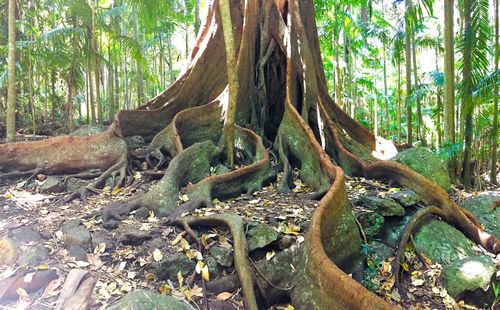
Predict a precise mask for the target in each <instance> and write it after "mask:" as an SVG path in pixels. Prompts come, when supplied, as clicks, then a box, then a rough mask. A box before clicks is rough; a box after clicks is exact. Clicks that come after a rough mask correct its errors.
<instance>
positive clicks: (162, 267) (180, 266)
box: [150, 253, 196, 281]
mask: <svg viewBox="0 0 500 310" xmlns="http://www.w3.org/2000/svg"><path fill="white" fill-rule="evenodd" d="M195 266H196V263H195V262H194V261H192V260H190V259H189V258H187V257H186V255H185V254H184V253H176V254H174V255H172V256H169V257H167V258H164V259H162V260H161V261H160V262H157V263H154V264H152V265H151V267H150V272H152V273H154V274H156V275H157V276H158V279H160V280H164V281H166V280H168V279H170V280H172V281H174V280H175V281H177V273H178V272H179V271H180V272H181V274H182V275H183V276H184V277H187V276H189V275H190V274H191V273H192V272H193V270H194V267H195Z"/></svg>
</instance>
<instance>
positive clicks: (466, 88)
mask: <svg viewBox="0 0 500 310" xmlns="http://www.w3.org/2000/svg"><path fill="white" fill-rule="evenodd" d="M471 13H472V8H471V0H464V50H463V51H462V52H463V59H464V60H463V62H464V64H463V82H462V83H463V86H462V87H463V92H464V95H463V96H464V101H463V102H462V114H463V119H465V125H464V162H463V169H462V175H463V182H464V186H465V188H467V189H470V188H471V187H472V173H473V171H472V166H471V157H472V135H473V132H472V129H473V127H472V126H473V123H472V114H473V113H474V107H473V101H472V40H473V35H474V34H473V33H472V25H471Z"/></svg>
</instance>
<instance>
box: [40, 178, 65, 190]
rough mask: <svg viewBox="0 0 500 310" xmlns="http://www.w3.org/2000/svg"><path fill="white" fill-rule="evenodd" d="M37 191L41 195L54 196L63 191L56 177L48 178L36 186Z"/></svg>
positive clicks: (62, 185)
mask: <svg viewBox="0 0 500 310" xmlns="http://www.w3.org/2000/svg"><path fill="white" fill-rule="evenodd" d="M38 190H39V191H40V193H42V194H54V193H61V192H63V191H64V184H63V183H62V182H61V181H60V180H59V179H58V178H56V177H53V176H48V177H47V179H45V181H43V182H42V183H40V185H38Z"/></svg>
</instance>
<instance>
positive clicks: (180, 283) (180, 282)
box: [177, 271, 184, 287]
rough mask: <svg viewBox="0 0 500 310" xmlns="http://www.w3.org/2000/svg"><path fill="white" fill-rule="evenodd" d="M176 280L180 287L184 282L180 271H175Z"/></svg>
mask: <svg viewBox="0 0 500 310" xmlns="http://www.w3.org/2000/svg"><path fill="white" fill-rule="evenodd" d="M177 281H178V282H179V287H182V283H183V282H184V277H183V276H182V273H181V272H180V271H179V272H178V273H177Z"/></svg>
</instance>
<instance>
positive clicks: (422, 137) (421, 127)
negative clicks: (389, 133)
mask: <svg viewBox="0 0 500 310" xmlns="http://www.w3.org/2000/svg"><path fill="white" fill-rule="evenodd" d="M411 50H412V53H411V54H412V61H413V79H414V83H415V86H414V92H415V91H417V89H418V88H419V81H418V69H417V47H416V45H415V31H413V30H412V31H411ZM416 100H417V139H420V142H421V143H422V145H423V146H426V145H427V143H426V141H425V128H424V123H423V121H422V103H421V101H420V98H419V97H418V96H417V98H416Z"/></svg>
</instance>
